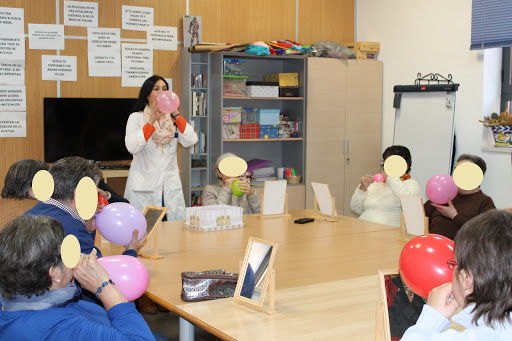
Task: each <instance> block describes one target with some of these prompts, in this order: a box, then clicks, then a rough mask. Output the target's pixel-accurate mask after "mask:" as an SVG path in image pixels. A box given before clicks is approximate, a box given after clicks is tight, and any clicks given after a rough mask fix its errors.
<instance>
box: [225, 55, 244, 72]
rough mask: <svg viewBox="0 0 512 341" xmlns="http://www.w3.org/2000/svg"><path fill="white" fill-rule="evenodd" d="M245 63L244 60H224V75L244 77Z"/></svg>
mask: <svg viewBox="0 0 512 341" xmlns="http://www.w3.org/2000/svg"><path fill="white" fill-rule="evenodd" d="M243 63H245V60H243V59H228V58H227V59H224V75H225V76H243V74H244V73H243V71H242V65H243Z"/></svg>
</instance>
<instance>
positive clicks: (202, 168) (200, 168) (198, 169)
mask: <svg viewBox="0 0 512 341" xmlns="http://www.w3.org/2000/svg"><path fill="white" fill-rule="evenodd" d="M190 170H193V171H200V170H208V168H206V167H198V168H190Z"/></svg>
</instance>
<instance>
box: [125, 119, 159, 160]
mask: <svg viewBox="0 0 512 341" xmlns="http://www.w3.org/2000/svg"><path fill="white" fill-rule="evenodd" d="M142 119H143V115H140V114H139V113H133V114H131V115H130V117H128V122H127V123H126V135H125V138H124V143H125V145H126V149H127V150H128V151H129V152H130V154H132V155H135V154H138V153H140V152H141V151H142V150H143V149H144V147H146V144H147V141H148V140H147V139H146V137H145V136H144V129H143V128H144V125H148V123H145V122H142ZM152 128H153V129H155V128H154V127H152ZM145 129H146V130H147V129H149V128H145ZM153 131H154V130H153ZM148 139H149V137H148Z"/></svg>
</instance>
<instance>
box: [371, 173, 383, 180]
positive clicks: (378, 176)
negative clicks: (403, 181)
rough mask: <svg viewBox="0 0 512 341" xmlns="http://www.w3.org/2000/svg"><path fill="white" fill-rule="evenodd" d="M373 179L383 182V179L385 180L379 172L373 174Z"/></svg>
mask: <svg viewBox="0 0 512 341" xmlns="http://www.w3.org/2000/svg"><path fill="white" fill-rule="evenodd" d="M373 180H374V181H375V182H383V181H384V180H385V178H384V175H382V174H380V173H379V174H375V175H374V176H373Z"/></svg>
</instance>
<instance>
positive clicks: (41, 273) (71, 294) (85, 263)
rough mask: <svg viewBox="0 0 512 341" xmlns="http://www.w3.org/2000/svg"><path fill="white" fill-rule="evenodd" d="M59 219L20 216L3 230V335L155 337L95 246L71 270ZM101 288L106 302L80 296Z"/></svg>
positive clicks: (18, 337)
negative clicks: (64, 259)
mask: <svg viewBox="0 0 512 341" xmlns="http://www.w3.org/2000/svg"><path fill="white" fill-rule="evenodd" d="M63 239H64V229H63V228H62V225H61V224H60V223H59V222H58V221H57V220H55V219H53V218H50V217H45V216H21V217H18V218H15V219H13V220H12V221H10V222H9V223H8V224H7V225H6V226H5V228H4V229H3V231H2V232H0V273H1V274H2V275H1V276H0V301H1V310H0V335H1V336H2V339H4V340H87V341H89V340H155V338H154V337H153V335H152V333H151V330H150V329H149V327H148V325H147V324H146V322H145V321H144V319H143V318H142V316H141V315H140V314H139V313H138V312H137V310H136V309H135V306H134V305H133V304H132V303H129V302H127V301H126V299H125V298H124V297H123V295H122V294H121V293H120V292H119V290H118V289H117V288H116V286H115V284H114V283H112V282H111V281H110V279H109V276H108V274H107V272H106V271H105V270H104V269H103V267H102V266H101V265H100V264H99V263H98V261H97V259H96V250H93V252H92V253H91V254H90V255H82V256H81V257H80V260H79V262H78V265H77V266H76V268H74V269H69V268H67V267H66V266H64V264H63V263H62V259H61V254H60V248H61V244H62V241H63ZM73 277H74V278H75V279H76V280H77V281H79V282H80V284H81V285H82V288H84V289H85V290H88V291H90V292H94V293H97V292H98V288H101V292H99V293H98V294H97V295H98V298H99V299H100V300H101V302H102V303H103V306H104V308H103V307H101V306H99V305H96V304H94V303H90V302H85V301H82V300H80V299H79V297H80V293H81V290H80V288H79V287H78V286H76V285H75V284H74V281H73Z"/></svg>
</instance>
